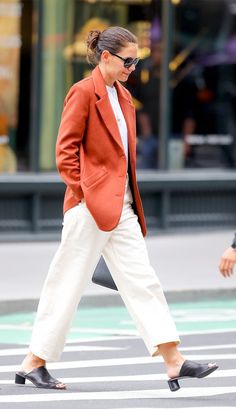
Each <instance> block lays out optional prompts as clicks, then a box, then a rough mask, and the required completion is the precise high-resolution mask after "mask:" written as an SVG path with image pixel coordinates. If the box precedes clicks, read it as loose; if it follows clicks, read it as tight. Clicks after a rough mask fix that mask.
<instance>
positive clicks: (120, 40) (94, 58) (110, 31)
mask: <svg viewBox="0 0 236 409" xmlns="http://www.w3.org/2000/svg"><path fill="white" fill-rule="evenodd" d="M128 43H134V44H137V38H136V37H135V35H134V34H132V33H131V32H130V31H129V30H127V29H126V28H123V27H109V28H107V29H106V30H104V31H99V30H92V31H90V32H89V34H88V37H87V61H88V62H89V63H90V64H92V65H97V64H98V63H99V61H100V58H101V54H102V52H103V50H108V51H110V52H112V53H115V54H117V53H118V52H119V51H120V50H121V48H123V47H125V46H126V45H127V44H128Z"/></svg>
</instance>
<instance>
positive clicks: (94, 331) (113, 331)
mask: <svg viewBox="0 0 236 409" xmlns="http://www.w3.org/2000/svg"><path fill="white" fill-rule="evenodd" d="M32 329H33V326H32V325H31V326H28V325H15V324H0V330H14V331H32ZM75 332H76V333H77V332H78V333H79V334H80V333H81V334H84V333H85V334H108V335H109V334H112V335H114V334H117V335H119V334H121V335H138V331H137V330H130V329H119V328H111V329H104V328H71V329H70V333H75Z"/></svg>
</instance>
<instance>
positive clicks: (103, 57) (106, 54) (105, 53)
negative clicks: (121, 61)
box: [101, 50, 111, 63]
mask: <svg viewBox="0 0 236 409" xmlns="http://www.w3.org/2000/svg"><path fill="white" fill-rule="evenodd" d="M110 55H111V54H110V53H109V51H108V50H103V52H102V54H101V61H103V62H105V63H106V62H108V61H109V59H110Z"/></svg>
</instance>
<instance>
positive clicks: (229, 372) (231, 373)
mask: <svg viewBox="0 0 236 409" xmlns="http://www.w3.org/2000/svg"><path fill="white" fill-rule="evenodd" d="M210 376H211V378H229V377H236V369H225V370H218V371H215V372H213V373H212V374H211V375H210ZM60 380H61V381H62V382H64V383H66V384H67V385H69V384H71V383H93V382H95V383H98V382H137V381H143V382H147V381H167V375H166V374H165V373H159V374H156V373H155V374H143V375H124V376H122V375H119V376H85V377H73V378H61V377H60ZM27 383H30V382H28V381H27ZM0 384H1V385H12V384H14V380H13V379H5V380H4V379H1V380H0Z"/></svg>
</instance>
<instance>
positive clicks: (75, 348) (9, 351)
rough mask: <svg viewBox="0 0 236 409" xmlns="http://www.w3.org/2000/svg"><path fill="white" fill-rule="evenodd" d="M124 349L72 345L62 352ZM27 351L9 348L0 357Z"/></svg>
mask: <svg viewBox="0 0 236 409" xmlns="http://www.w3.org/2000/svg"><path fill="white" fill-rule="evenodd" d="M124 349H125V348H116V347H102V346H93V345H74V346H66V347H65V349H64V351H63V352H87V351H88V352H93V351H118V350H124ZM28 351H29V349H28V348H9V349H2V350H0V356H16V355H25V354H27V353H28Z"/></svg>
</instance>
